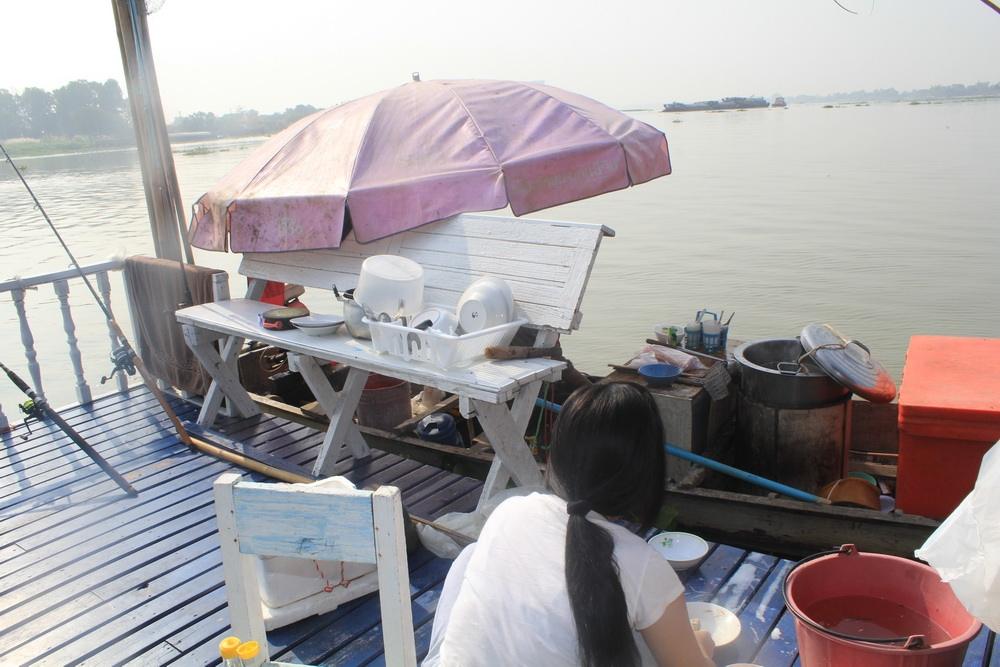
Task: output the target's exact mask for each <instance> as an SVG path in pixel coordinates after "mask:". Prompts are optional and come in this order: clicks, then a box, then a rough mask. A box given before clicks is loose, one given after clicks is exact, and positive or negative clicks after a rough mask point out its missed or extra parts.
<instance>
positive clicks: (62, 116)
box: [0, 79, 317, 144]
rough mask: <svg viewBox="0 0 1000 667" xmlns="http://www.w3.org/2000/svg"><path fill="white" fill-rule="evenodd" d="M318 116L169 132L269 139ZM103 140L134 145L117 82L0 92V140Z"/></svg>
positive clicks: (187, 124) (219, 122)
mask: <svg viewBox="0 0 1000 667" xmlns="http://www.w3.org/2000/svg"><path fill="white" fill-rule="evenodd" d="M315 111H317V109H316V107H314V106H310V105H308V104H300V105H298V106H295V107H291V108H288V109H285V110H284V111H280V112H278V113H272V114H261V113H258V112H256V111H254V110H252V109H239V110H237V111H234V112H232V113H227V114H222V115H220V116H216V115H215V114H214V113H210V112H204V111H198V112H195V113H193V114H190V115H187V116H178V117H177V118H176V119H174V121H173V123H171V124H170V125H169V128H168V129H169V130H170V131H171V132H208V133H209V134H210V135H211V136H213V137H241V136H249V135H268V134H274V133H275V132H279V131H281V130H283V129H284V128H286V127H288V126H289V125H290V124H292V123H294V122H295V121H297V120H298V119H300V118H302V117H304V116H308V115H309V114H311V113H313V112H315ZM78 137H89V138H100V139H102V140H105V141H104V142H103V143H105V144H106V143H122V142H131V141H132V140H133V138H132V123H131V118H130V116H129V107H128V103H127V100H126V98H125V97H124V95H122V89H121V86H119V84H118V82H117V81H115V80H114V79H108V80H107V81H105V82H104V83H100V82H98V81H85V80H82V79H81V80H79V81H70V82H69V83H67V84H66V85H65V86H62V87H61V88H57V89H55V90H52V91H48V90H43V89H41V88H34V87H32V88H25V89H24V90H23V91H21V92H20V93H14V92H11V91H9V90H4V89H0V139H3V140H6V139H15V138H27V139H39V140H54V139H69V138H78Z"/></svg>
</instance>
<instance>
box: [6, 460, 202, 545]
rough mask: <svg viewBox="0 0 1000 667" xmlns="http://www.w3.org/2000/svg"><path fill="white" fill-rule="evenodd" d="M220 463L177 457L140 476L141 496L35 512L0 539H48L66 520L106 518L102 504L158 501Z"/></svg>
mask: <svg viewBox="0 0 1000 667" xmlns="http://www.w3.org/2000/svg"><path fill="white" fill-rule="evenodd" d="M217 463H218V462H216V461H213V460H211V459H207V458H205V457H198V456H190V455H188V456H186V458H183V459H178V460H176V465H173V466H170V467H167V468H161V469H157V470H154V471H153V472H152V473H151V474H149V475H147V476H145V477H142V478H141V479H138V480H136V481H135V484H134V485H135V487H136V488H137V489H138V490H139V496H138V497H136V498H120V497H116V498H109V499H108V500H107V501H102V500H101V499H100V498H99V497H98V498H92V499H88V500H85V501H83V502H81V503H80V504H78V505H64V506H62V507H58V508H56V509H53V510H52V511H50V512H34V513H32V516H28V517H26V519H27V520H26V521H25V522H24V523H23V524H22V525H20V526H18V527H16V528H11V529H10V530H8V531H6V532H4V533H2V536H0V542H4V543H9V542H25V543H26V544H30V543H32V540H36V539H37V540H41V541H44V540H45V539H46V536H48V535H51V534H53V532H58V531H60V530H62V526H63V525H64V524H65V525H73V526H82V525H91V524H93V523H98V522H101V521H106V520H108V519H109V516H108V515H106V514H102V513H100V512H98V511H97V510H98V509H99V508H100V506H101V505H103V504H106V503H119V502H120V503H122V505H123V506H124V505H125V504H132V505H133V506H136V507H141V506H142V505H144V504H146V503H154V502H158V500H159V498H161V497H162V496H163V495H164V494H167V493H171V492H172V491H174V490H176V489H182V488H184V487H186V486H189V485H191V484H193V483H198V482H199V481H201V477H200V475H202V474H209V473H205V472H204V471H206V470H211V469H212V467H213V466H215V465H216V464H217ZM32 518H34V520H33V521H32V520H31V519H32ZM0 522H2V519H0ZM81 522H82V523H81ZM0 525H4V524H3V523H0Z"/></svg>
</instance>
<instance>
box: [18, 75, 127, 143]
mask: <svg viewBox="0 0 1000 667" xmlns="http://www.w3.org/2000/svg"><path fill="white" fill-rule="evenodd" d="M77 136H90V137H111V138H115V139H126V138H128V137H130V136H131V123H130V121H129V114H128V107H127V105H126V104H125V98H124V97H123V96H122V89H121V86H119V85H118V82H117V81H115V80H114V79H108V80H107V81H105V82H104V83H99V82H97V81H84V80H82V79H81V80H79V81H70V82H69V83H67V84H66V85H65V86H63V87H62V88H57V89H55V90H53V91H51V92H50V91H47V90H42V89H41V88H25V89H24V90H23V91H22V92H21V93H20V94H16V93H12V92H10V91H9V90H3V89H0V139H13V138H15V137H27V138H31V139H45V138H48V137H77Z"/></svg>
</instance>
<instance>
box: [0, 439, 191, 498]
mask: <svg viewBox="0 0 1000 667" xmlns="http://www.w3.org/2000/svg"><path fill="white" fill-rule="evenodd" d="M179 444H180V443H179V442H178V440H177V436H176V435H174V434H164V433H162V432H160V433H156V432H154V433H152V434H150V435H149V436H148V437H145V438H141V439H139V440H138V441H136V442H135V443H133V445H134V446H135V447H136V448H137V450H141V451H139V455H138V456H145V457H149V456H153V457H155V456H156V455H157V454H158V453H159V452H162V451H164V450H167V449H169V448H170V447H173V446H176V445H179ZM138 456H137V452H136V451H128V450H126V451H122V452H120V453H118V454H113V455H111V456H108V457H106V458H107V459H108V462H109V463H112V464H113V465H114V466H115V468H116V469H117V470H118V472H119V473H121V474H122V476H124V477H125V478H126V479H129V480H130V481H131V478H129V477H128V474H127V473H129V472H132V471H140V472H141V470H142V468H143V465H142V464H143V463H145V460H143V461H141V462H140V461H139V458H138ZM130 457H131V458H130ZM137 462H138V465H137ZM107 478H108V477H107V475H106V474H105V473H104V471H103V470H101V469H100V468H99V467H98V466H97V465H96V464H94V465H92V466H88V467H87V469H86V470H83V469H81V471H80V472H79V474H77V475H75V476H72V477H67V478H64V479H61V480H54V481H52V482H49V483H47V484H43V485H39V486H34V485H31V484H29V485H28V486H27V487H26V488H24V489H22V490H21V491H20V492H19V493H17V494H16V495H8V496H7V497H5V498H3V499H0V513H3V515H5V516H7V515H9V514H10V511H9V510H15V511H16V512H21V511H23V510H24V509H25V507H24V506H25V504H26V503H33V504H40V503H48V502H51V501H53V500H56V499H59V498H61V497H64V496H68V495H70V494H72V493H74V492H76V493H86V492H87V491H88V490H89V489H91V488H92V487H94V486H97V485H100V484H101V483H102V482H103V481H104V480H105V479H107Z"/></svg>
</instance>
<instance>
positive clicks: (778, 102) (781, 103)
mask: <svg viewBox="0 0 1000 667" xmlns="http://www.w3.org/2000/svg"><path fill="white" fill-rule="evenodd" d="M771 106H772V107H776V108H782V107H787V106H788V104H787V103H785V98H784V97H781V96H780V95H779V96H778V97H775V98H774V102H772V103H771Z"/></svg>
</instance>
